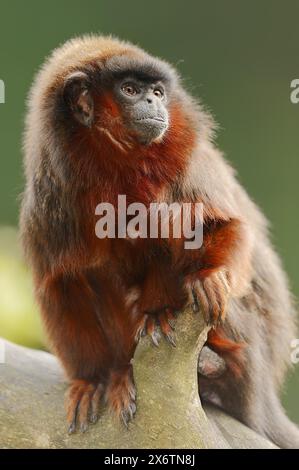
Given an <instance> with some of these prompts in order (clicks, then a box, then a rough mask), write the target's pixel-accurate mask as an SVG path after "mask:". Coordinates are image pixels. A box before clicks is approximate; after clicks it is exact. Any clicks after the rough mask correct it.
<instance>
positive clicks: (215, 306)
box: [203, 278, 220, 326]
mask: <svg viewBox="0 0 299 470" xmlns="http://www.w3.org/2000/svg"><path fill="white" fill-rule="evenodd" d="M203 288H204V291H205V293H206V294H207V297H208V299H209V307H210V308H209V312H210V320H209V322H210V323H211V324H212V325H213V326H215V325H216V323H217V322H218V318H219V315H220V305H219V302H218V298H217V295H216V292H215V285H214V283H213V280H212V279H210V278H206V279H205V280H204V281H203Z"/></svg>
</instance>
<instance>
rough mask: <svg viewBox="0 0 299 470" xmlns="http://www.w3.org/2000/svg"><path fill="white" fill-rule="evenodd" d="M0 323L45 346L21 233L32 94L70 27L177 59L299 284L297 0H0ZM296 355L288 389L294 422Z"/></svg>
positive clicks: (4, 332) (11, 333)
mask: <svg viewBox="0 0 299 470" xmlns="http://www.w3.org/2000/svg"><path fill="white" fill-rule="evenodd" d="M0 18H1V24H0V79H2V80H4V82H5V85H6V104H2V105H0V155H1V159H0V175H1V176H0V178H1V184H0V225H1V227H2V228H1V229H0V334H1V336H4V337H6V338H8V339H10V340H12V341H16V342H18V343H22V344H26V345H28V346H32V347H44V344H45V343H44V339H43V336H42V333H41V328H40V324H39V319H38V314H37V309H36V307H35V305H34V301H33V298H32V286H31V282H30V276H29V275H28V272H27V270H26V268H25V266H24V264H23V262H22V258H21V254H20V250H19V248H18V241H17V231H16V227H17V223H18V207H19V202H18V196H19V194H20V193H21V191H22V187H23V179H22V163H21V135H22V129H23V119H24V113H25V100H26V95H27V92H28V89H29V86H30V83H31V81H32V78H33V76H34V74H35V72H36V71H37V69H38V67H39V66H40V65H41V63H42V62H43V60H44V58H45V56H47V55H48V54H49V52H50V51H51V50H52V49H53V48H54V47H56V46H58V45H59V44H60V43H62V42H64V41H65V40H67V39H68V38H70V37H72V36H75V35H79V34H82V33H88V32H94V33H96V32H101V33H112V34H114V35H117V36H119V37H121V38H123V39H127V40H131V41H133V42H135V43H138V44H139V45H141V46H142V47H144V48H145V49H147V50H149V51H150V52H151V53H153V54H155V55H159V56H161V57H164V58H166V59H167V60H169V61H171V62H172V63H174V64H176V65H177V67H178V68H179V70H180V71H181V73H182V74H183V76H184V77H185V82H186V85H187V87H188V88H189V90H191V92H192V93H193V94H194V95H195V96H200V97H201V98H202V100H203V102H204V103H205V104H206V105H207V106H208V108H210V109H211V110H213V114H214V116H215V118H216V120H217V121H218V122H219V123H220V125H221V126H220V130H219V136H218V143H219V146H220V147H221V148H222V149H223V151H224V152H225V153H226V155H227V157H228V158H229V160H230V161H231V162H232V163H233V164H234V166H235V167H236V168H237V170H238V172H239V175H240V179H241V181H242V183H243V184H244V185H245V186H246V188H247V189H248V191H249V192H250V194H251V195H252V196H253V197H254V199H255V200H256V201H257V202H258V204H259V205H260V206H261V207H262V208H263V210H264V212H265V213H266V215H267V216H268V218H269V219H270V221H271V223H272V227H273V239H274V243H275V245H276V246H277V248H278V250H279V252H280V253H281V256H282V258H283V261H284V264H285V267H286V269H287V271H288V273H289V276H290V280H291V285H292V288H293V291H294V293H295V295H297V296H298V295H299V270H298V267H297V263H298V261H299V247H298V240H299V224H298V217H297V214H298V202H299V187H298V171H299V158H298V157H299V155H298V149H299V132H298V118H299V104H298V105H297V106H296V105H294V104H291V102H290V82H291V80H293V79H294V78H299V69H298V65H299V34H298V18H299V2H298V0H294V1H292V0H288V1H284V2H282V1H279V0H263V1H260V0H251V1H250V2H248V1H241V0H226V1H222V0H218V1H215V0H209V1H191V0H189V1H177V0H168V1H157V0H151V1H150V2H145V1H141V0H139V1H138V0H134V1H129V0H128V1H113V0H109V1H101V0H85V1H79V0H60V1H58V0H51V1H36V0H26V2H25V1H21V0H19V1H16V0H9V1H7V0H1V2H0ZM298 392H299V365H298V366H297V368H296V369H295V373H294V374H293V375H292V377H291V378H290V380H289V382H288V385H287V387H286V389H285V392H284V403H285V406H286V408H287V410H288V413H289V415H290V416H291V417H292V418H293V419H294V420H296V421H297V422H298V423H299V407H298V397H297V396H298Z"/></svg>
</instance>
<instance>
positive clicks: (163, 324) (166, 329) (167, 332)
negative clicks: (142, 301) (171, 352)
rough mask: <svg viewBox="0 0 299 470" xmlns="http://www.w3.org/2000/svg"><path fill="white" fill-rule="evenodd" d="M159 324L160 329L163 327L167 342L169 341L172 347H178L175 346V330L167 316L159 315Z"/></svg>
mask: <svg viewBox="0 0 299 470" xmlns="http://www.w3.org/2000/svg"><path fill="white" fill-rule="evenodd" d="M158 318H159V323H160V327H161V331H162V333H163V335H164V337H165V339H166V340H167V341H169V343H170V344H171V345H172V346H174V347H175V346H176V344H175V339H174V334H173V330H172V328H171V326H170V324H169V322H168V319H167V317H166V315H165V314H164V313H161V314H160V315H159V317H158Z"/></svg>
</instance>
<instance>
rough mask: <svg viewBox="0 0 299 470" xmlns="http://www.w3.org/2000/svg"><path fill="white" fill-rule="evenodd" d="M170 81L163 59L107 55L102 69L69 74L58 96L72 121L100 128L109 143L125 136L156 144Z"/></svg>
mask: <svg viewBox="0 0 299 470" xmlns="http://www.w3.org/2000/svg"><path fill="white" fill-rule="evenodd" d="M173 82H174V79H173V77H172V75H171V70H170V69H169V67H168V65H166V64H164V63H163V62H160V61H157V60H154V59H152V58H148V57H147V58H146V59H145V58H131V57H129V58H128V57H125V56H121V57H113V58H112V59H110V61H107V62H106V63H105V66H104V67H99V69H98V68H97V66H91V67H90V69H87V70H86V72H85V71H84V72H83V71H78V72H74V73H72V74H71V75H69V76H68V77H67V79H66V81H65V85H64V99H65V102H66V104H67V107H68V110H69V111H70V112H71V114H72V117H73V118H75V120H76V121H77V122H79V123H80V124H81V125H83V126H85V127H88V128H95V129H99V130H100V132H105V133H106V136H107V135H108V136H110V137H111V136H112V139H111V140H113V141H114V143H115V141H116V140H119V135H120V134H122V136H123V137H124V135H125V134H126V135H127V136H128V137H129V140H130V141H132V139H135V140H136V141H137V142H138V143H139V144H142V145H150V144H151V143H153V142H159V141H160V140H161V139H162V138H163V135H164V134H165V132H166V131H167V129H168V127H169V122H170V117H169V112H168V107H169V102H170V100H171V90H172V85H173ZM68 117H69V114H68ZM117 126H119V127H118V128H117ZM120 127H121V128H122V131H120ZM99 137H100V136H99ZM113 138H114V139H113Z"/></svg>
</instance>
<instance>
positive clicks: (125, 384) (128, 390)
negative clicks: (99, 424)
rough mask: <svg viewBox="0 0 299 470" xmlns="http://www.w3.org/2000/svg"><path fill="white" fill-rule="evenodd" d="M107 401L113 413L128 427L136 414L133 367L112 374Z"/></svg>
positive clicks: (107, 391)
mask: <svg viewBox="0 0 299 470" xmlns="http://www.w3.org/2000/svg"><path fill="white" fill-rule="evenodd" d="M106 400H107V402H108V405H109V407H110V409H111V410H112V411H113V413H114V414H115V415H116V416H117V417H118V418H119V419H120V420H121V421H122V422H123V423H124V425H125V426H126V427H127V426H128V424H129V422H130V421H131V420H132V419H133V417H134V415H135V413H136V389H135V385H134V382H133V376H132V368H131V367H127V368H124V369H121V370H115V371H112V372H111V374H110V377H109V382H108V386H107V390H106Z"/></svg>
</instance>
